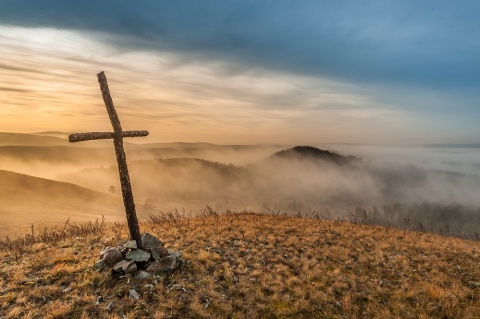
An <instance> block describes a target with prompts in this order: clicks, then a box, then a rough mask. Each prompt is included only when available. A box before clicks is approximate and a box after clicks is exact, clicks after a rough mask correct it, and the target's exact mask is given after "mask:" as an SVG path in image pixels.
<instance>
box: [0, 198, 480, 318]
mask: <svg viewBox="0 0 480 319" xmlns="http://www.w3.org/2000/svg"><path fill="white" fill-rule="evenodd" d="M141 229H142V231H145V232H149V233H152V234H154V235H156V236H158V237H159V238H161V239H162V240H164V241H165V246H166V247H168V248H170V249H173V250H176V251H181V252H183V259H184V264H183V266H182V267H181V268H180V269H178V270H176V271H175V272H174V273H172V274H163V275H158V276H155V277H150V278H146V279H140V278H132V277H129V276H122V277H118V276H113V277H112V276H111V274H110V273H109V272H108V271H103V272H97V271H96V270H95V269H94V267H93V264H94V263H95V261H96V260H97V259H98V255H99V252H100V250H101V249H102V248H103V247H105V246H107V245H110V246H114V245H118V244H121V243H123V242H124V241H125V240H126V239H127V237H126V229H125V226H121V225H119V224H115V225H112V224H104V223H101V222H97V223H90V224H88V225H85V226H82V227H78V226H77V227H66V228H65V229H64V230H63V231H59V230H57V231H50V232H46V233H44V234H45V235H43V237H40V236H37V237H35V236H27V237H26V238H24V239H23V240H18V241H5V240H3V241H0V250H1V251H0V258H1V260H2V264H1V266H0V273H1V274H2V276H0V316H1V317H5V318H343V317H345V316H348V318H380V317H382V318H467V319H468V318H476V317H478V313H479V311H480V302H479V301H480V300H479V299H480V268H479V267H478V264H479V262H480V254H479V252H480V251H479V249H478V242H473V241H468V240H464V239H459V238H449V237H443V236H439V235H435V234H428V233H420V232H413V231H408V230H399V229H395V228H390V227H379V226H371V225H357V224H351V223H348V222H343V221H338V220H337V221H334V220H328V219H327V220H325V219H318V218H316V216H309V217H308V218H306V217H299V216H286V215H282V214H275V215H264V214H257V213H250V212H242V213H234V212H226V213H225V214H221V215H220V214H217V213H215V212H214V211H212V210H211V209H209V208H208V207H207V209H206V210H204V211H203V213H202V214H201V216H200V217H197V218H190V219H185V218H182V217H180V216H179V215H178V214H176V213H175V212H172V213H165V214H161V215H156V216H152V217H151V218H150V220H149V221H148V222H146V223H143V224H141ZM131 289H135V290H136V291H137V292H138V293H139V295H140V298H139V299H135V298H132V297H129V291H130V290H131Z"/></svg>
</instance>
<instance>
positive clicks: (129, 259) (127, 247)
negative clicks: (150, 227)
mask: <svg viewBox="0 0 480 319" xmlns="http://www.w3.org/2000/svg"><path fill="white" fill-rule="evenodd" d="M141 243H142V247H143V249H139V248H138V247H137V242H136V241H135V240H129V241H127V242H126V243H125V244H124V245H123V246H117V247H105V248H104V249H102V251H101V252H100V260H99V261H97V262H96V263H95V268H97V269H99V270H103V269H107V268H110V269H112V271H113V273H116V274H133V276H134V277H136V278H148V277H150V276H151V275H154V274H158V273H168V272H172V271H173V270H175V269H176V268H177V267H179V266H180V265H181V264H182V260H181V257H182V254H181V253H179V252H174V251H168V249H167V248H165V247H164V246H163V243H162V242H161V241H160V240H159V239H158V238H156V237H155V236H153V235H150V234H148V233H146V234H143V235H142V236H141Z"/></svg>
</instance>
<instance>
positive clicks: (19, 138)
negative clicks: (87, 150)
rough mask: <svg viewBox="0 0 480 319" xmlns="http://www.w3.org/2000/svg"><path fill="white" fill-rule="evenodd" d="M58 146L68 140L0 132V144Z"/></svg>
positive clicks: (65, 143) (66, 143) (66, 142)
mask: <svg viewBox="0 0 480 319" xmlns="http://www.w3.org/2000/svg"><path fill="white" fill-rule="evenodd" d="M11 145H16V146H58V145H68V140H66V139H63V138H60V137H56V136H42V135H35V134H24V133H5V132H0V146H11Z"/></svg>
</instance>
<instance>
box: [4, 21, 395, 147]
mask: <svg viewBox="0 0 480 319" xmlns="http://www.w3.org/2000/svg"><path fill="white" fill-rule="evenodd" d="M99 38H101V36H99ZM0 39H1V41H2V43H3V45H2V46H1V47H0V61H2V62H0V68H1V69H2V78H1V80H0V103H1V105H2V107H1V109H0V115H1V116H0V131H14V132H34V131H46V130H49V131H50V130H54V131H66V132H71V131H85V130H110V129H111V128H110V124H109V121H108V119H107V115H106V112H105V110H104V107H103V102H102V100H101V96H100V92H99V90H98V84H97V81H96V74H97V73H98V72H99V71H102V70H103V71H105V72H106V74H107V78H108V79H109V85H110V90H111V92H112V95H113V99H114V102H115V104H116V105H117V109H118V112H119V114H120V116H121V120H122V125H123V127H124V128H125V129H146V130H150V131H151V137H150V138H149V141H152V140H158V141H165V142H167V141H179V140H180V141H192V142H193V141H208V142H214V143H275V142H285V143H295V142H299V141H303V142H305V143H306V142H310V143H312V142H323V141H330V142H332V141H342V140H343V139H345V138H347V139H348V140H350V141H353V140H355V139H359V140H360V139H364V138H366V137H368V138H373V139H375V135H374V134H371V133H369V131H368V130H366V131H364V132H363V133H359V132H360V131H357V133H356V134H354V135H351V136H349V135H348V134H351V132H352V130H355V128H359V127H362V126H364V125H365V122H362V123H363V124H361V123H358V119H362V120H363V121H365V120H368V121H371V122H372V123H373V122H378V123H380V122H381V121H382V120H383V118H384V116H385V115H386V114H388V115H389V117H391V115H392V114H391V113H392V112H393V111H388V110H387V109H385V108H381V107H379V106H378V105H375V103H374V101H371V100H369V99H368V98H367V97H365V96H363V95H362V94H361V92H357V91H356V89H355V88H352V87H349V86H346V85H342V84H341V83H335V82H332V81H328V80H325V79H323V80H321V79H318V78H308V77H300V76H292V75H289V74H282V73H274V72H272V71H266V70H261V69H247V70H239V69H238V68H237V69H235V68H234V66H232V65H229V64H227V63H225V62H220V61H190V60H188V59H186V58H182V57H179V56H176V55H173V54H171V53H168V52H165V53H162V54H154V53H148V52H138V51H129V52H124V51H118V50H116V49H114V48H111V47H109V46H107V45H104V44H102V43H100V42H99V41H96V40H94V39H92V38H87V37H86V36H83V35H82V34H79V33H76V32H70V31H60V30H56V29H45V28H39V29H28V28H20V27H5V26H2V27H1V28H0ZM59 43H61V45H58V44H59ZM232 70H233V71H232ZM396 118H397V119H398V121H399V123H400V124H399V125H400V126H401V122H402V121H403V120H402V115H401V114H398V116H396ZM377 139H379V138H378V137H377Z"/></svg>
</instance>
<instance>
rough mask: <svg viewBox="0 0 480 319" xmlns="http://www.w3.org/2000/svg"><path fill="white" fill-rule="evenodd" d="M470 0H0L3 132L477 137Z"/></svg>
mask: <svg viewBox="0 0 480 319" xmlns="http://www.w3.org/2000/svg"><path fill="white" fill-rule="evenodd" d="M479 16H480V2H478V1H473V0H472V1H467V0H459V1H445V0H435V1H428V0H425V1H413V0H403V1H391V0H383V1H369V0H366V1H354V0H345V1H333V0H332V1H330V0H325V1H316V0H315V1H313V0H312V1H310V0H302V1H293V0H291V1H284V0H271V1H267V0H254V1H250V0H242V1H239V0H237V1H232V0H218V1H213V0H205V1H194V0H190V1H161V0H159V1H147V0H143V1H127V0H115V1H113V0H103V1H93V0H82V1H65V0H28V1H27V0H25V1H18V0H2V1H0V105H1V107H0V131H3V132H25V133H27V132H40V131H63V132H85V131H110V130H111V125H110V123H109V120H108V116H107V114H106V110H105V107H104V105H103V101H102V98H101V95H100V91H99V88H98V83H97V78H96V74H97V73H98V72H100V71H105V74H106V76H107V79H108V82H109V86H110V92H111V95H112V97H113V100H114V103H115V106H116V108H117V112H118V114H119V117H120V119H121V122H122V127H123V129H125V130H137V129H138V130H149V131H150V136H149V137H148V138H147V139H146V140H147V141H158V142H174V141H184V142H212V143H219V144H268V143H285V144H313V145H316V144H320V143H366V144H389V145H398V144H401V145H406V144H407V145H410V144H425V143H478V142H480V125H478V123H477V122H478V119H479V117H480V103H479V101H480V89H479V87H480V37H479V36H478V34H479V32H480V19H478V17H479Z"/></svg>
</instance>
